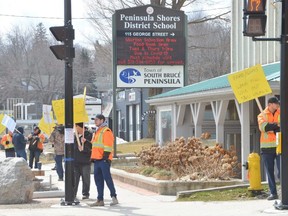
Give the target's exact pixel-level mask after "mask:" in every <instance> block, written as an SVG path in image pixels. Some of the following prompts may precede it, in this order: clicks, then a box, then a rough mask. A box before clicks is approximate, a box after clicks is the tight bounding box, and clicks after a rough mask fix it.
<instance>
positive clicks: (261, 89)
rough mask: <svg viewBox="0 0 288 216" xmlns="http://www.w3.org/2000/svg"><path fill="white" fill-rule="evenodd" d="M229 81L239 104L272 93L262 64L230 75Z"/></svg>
mask: <svg viewBox="0 0 288 216" xmlns="http://www.w3.org/2000/svg"><path fill="white" fill-rule="evenodd" d="M228 81H229V83H230V85H231V88H232V90H233V92H234V95H235V97H236V99H237V101H238V103H239V104H241V103H244V102H247V101H250V100H253V99H256V98H258V97H261V96H264V95H267V94H270V93H272V90H271V88H270V85H269V83H268V81H267V79H266V76H265V74H264V70H263V68H262V66H261V65H260V64H258V65H255V66H253V67H250V68H247V69H245V70H242V71H239V72H236V73H232V74H230V75H228Z"/></svg>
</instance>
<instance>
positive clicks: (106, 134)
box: [91, 127, 114, 160]
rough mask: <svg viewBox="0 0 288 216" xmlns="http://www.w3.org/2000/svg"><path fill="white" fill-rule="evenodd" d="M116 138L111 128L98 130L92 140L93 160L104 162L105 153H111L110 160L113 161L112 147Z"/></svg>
mask: <svg viewBox="0 0 288 216" xmlns="http://www.w3.org/2000/svg"><path fill="white" fill-rule="evenodd" d="M113 143H114V136H113V133H112V131H111V130H110V128H108V127H102V128H100V129H98V130H97V131H96V132H95V134H94V137H93V139H92V153H91V160H102V159H103V155H104V151H105V152H110V155H109V158H108V159H109V160H112V157H113V156H112V147H113Z"/></svg>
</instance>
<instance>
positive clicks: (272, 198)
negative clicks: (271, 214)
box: [267, 194, 278, 200]
mask: <svg viewBox="0 0 288 216" xmlns="http://www.w3.org/2000/svg"><path fill="white" fill-rule="evenodd" d="M275 199H278V195H277V194H270V195H269V196H268V197H267V200H275Z"/></svg>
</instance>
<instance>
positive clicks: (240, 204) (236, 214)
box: [0, 157, 288, 216]
mask: <svg viewBox="0 0 288 216" xmlns="http://www.w3.org/2000/svg"><path fill="white" fill-rule="evenodd" d="M0 158H1V157H0ZM53 166H54V164H45V165H43V170H45V176H44V177H43V179H44V181H49V177H50V175H51V176H52V183H53V184H55V185H57V186H58V188H60V189H64V182H58V181H57V179H58V177H57V174H56V171H52V170H51V168H52V167H53ZM39 178H42V177H39ZM81 184H82V182H80V185H79V189H78V198H79V200H80V205H79V206H64V207H63V206H60V198H51V199H37V200H34V204H33V205H31V204H30V205H29V204H23V205H11V206H10V205H9V206H0V211H1V213H0V215H1V216H8V215H9V216H58V215H59V216H68V215H69V216H72V215H85V216H89V215H91V216H92V215H93V216H94V215H105V216H124V215H125V216H126V215H131V216H132V215H133V216H158V215H159V216H162V215H165V216H177V215H179V216H186V215H187V216H188V215H189V216H191V215H195V216H208V215H209V216H210V215H213V216H232V215H233V216H240V215H241V216H242V215H247V216H250V215H253V216H258V215H259V216H260V215H269V214H271V215H287V216H288V211H286V210H285V211H278V210H275V209H274V207H273V203H274V201H267V200H253V201H230V202H176V201H175V199H176V197H175V196H161V195H158V194H155V193H152V192H149V191H146V190H143V189H139V188H136V187H133V186H130V185H127V184H123V183H121V182H118V181H115V186H116V191H117V194H118V200H119V205H117V206H113V207H110V206H109V203H110V200H111V199H110V196H109V190H108V188H107V187H106V188H105V200H104V201H105V206H104V207H93V208H91V207H89V206H87V203H92V202H95V200H96V196H97V195H96V194H97V193H96V186H95V183H94V179H93V175H91V189H90V192H91V194H90V199H89V200H87V201H86V200H85V201H82V200H81V190H82V188H81ZM45 202H46V205H45ZM35 203H36V204H35ZM47 203H48V204H47ZM49 203H51V205H49Z"/></svg>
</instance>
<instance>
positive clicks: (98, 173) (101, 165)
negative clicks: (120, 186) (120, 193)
mask: <svg viewBox="0 0 288 216" xmlns="http://www.w3.org/2000/svg"><path fill="white" fill-rule="evenodd" d="M94 180H95V184H96V187H97V192H98V196H97V199H98V200H103V199H104V180H105V182H106V185H107V187H108V188H109V190H110V196H111V197H116V196H117V195H116V190H115V187H114V183H113V180H112V176H111V173H110V164H109V163H108V162H105V161H104V160H97V161H94Z"/></svg>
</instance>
